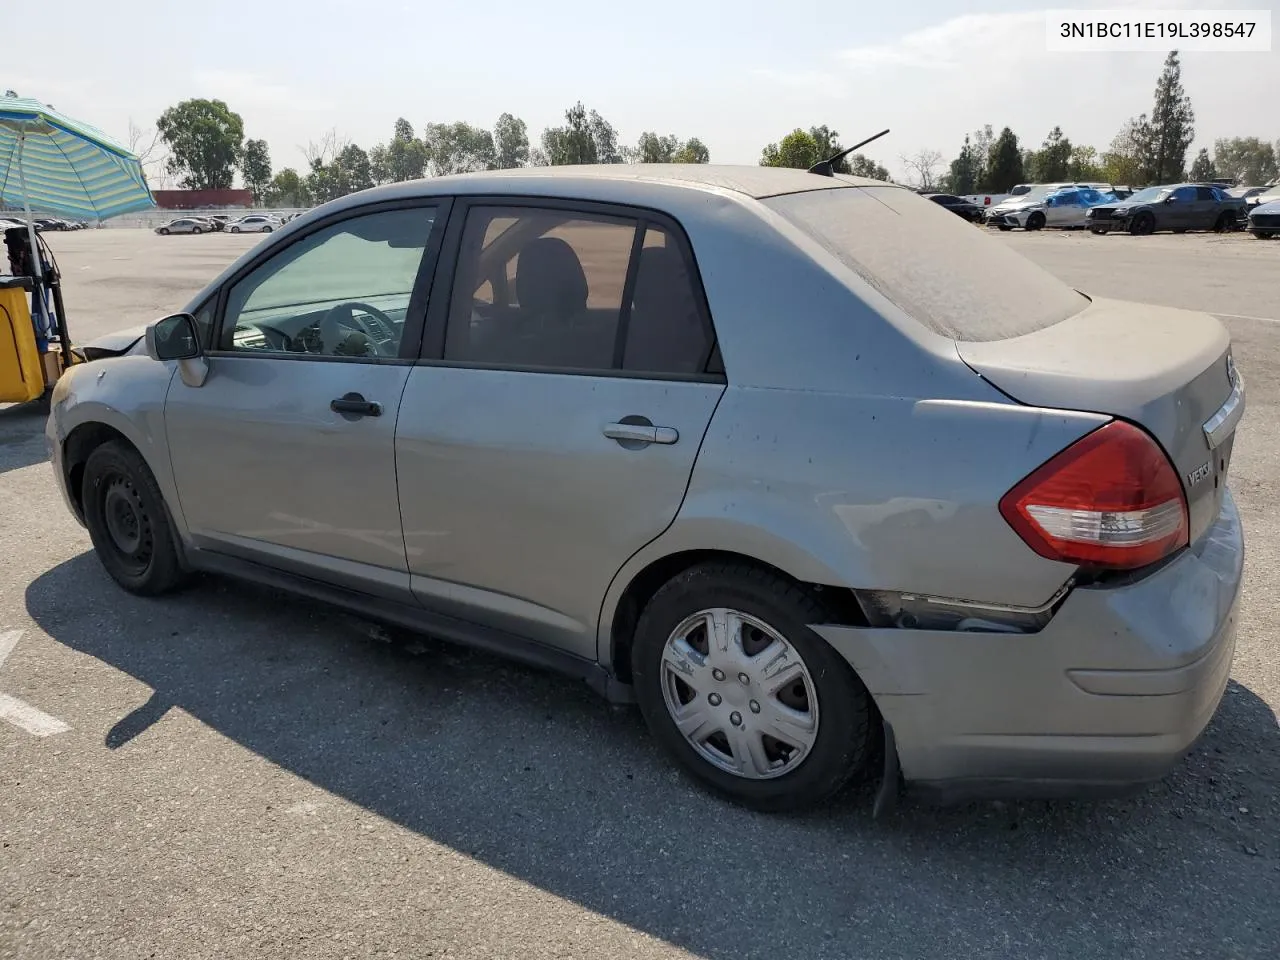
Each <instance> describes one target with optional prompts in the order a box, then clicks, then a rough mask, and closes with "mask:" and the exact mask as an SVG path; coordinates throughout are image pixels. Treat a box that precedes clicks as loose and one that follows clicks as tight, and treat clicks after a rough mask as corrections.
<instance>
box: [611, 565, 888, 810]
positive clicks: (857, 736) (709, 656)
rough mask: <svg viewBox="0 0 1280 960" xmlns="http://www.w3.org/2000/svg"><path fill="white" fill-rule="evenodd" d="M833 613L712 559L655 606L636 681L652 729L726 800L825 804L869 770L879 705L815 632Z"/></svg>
mask: <svg viewBox="0 0 1280 960" xmlns="http://www.w3.org/2000/svg"><path fill="white" fill-rule="evenodd" d="M830 619H831V617H830V614H829V613H828V612H826V611H825V610H824V609H823V608H822V606H821V605H820V604H819V603H818V602H817V601H816V600H815V599H814V598H813V596H812V595H810V594H809V593H807V592H805V591H804V590H803V589H801V588H800V587H798V586H797V585H795V584H793V583H790V582H788V581H786V580H783V579H782V578H781V577H779V576H777V575H774V574H771V573H767V572H765V571H762V570H759V569H756V568H754V567H750V566H745V565H740V564H733V563H707V564H702V565H699V566H696V567H693V568H691V569H689V570H687V571H685V572H684V573H681V574H679V575H677V576H676V577H674V578H673V579H672V580H670V581H668V582H667V583H666V584H665V585H664V586H663V587H662V588H661V589H660V590H659V591H658V592H657V593H656V594H655V595H654V597H653V599H652V600H650V601H649V603H648V604H647V605H646V606H645V609H644V612H643V614H642V615H641V617H640V622H639V624H638V626H637V628H636V633H635V640H634V644H633V647H632V674H633V682H634V685H635V691H636V698H637V700H638V702H639V705H640V711H641V713H642V714H643V715H644V718H645V721H646V723H647V724H648V726H649V729H650V731H652V733H653V735H654V736H655V737H656V738H657V739H658V741H659V742H660V743H661V744H662V746H663V747H664V748H665V749H666V750H667V751H668V753H670V754H671V755H672V756H673V757H674V758H675V759H676V760H677V761H678V762H679V763H680V764H681V765H682V766H684V767H685V769H686V770H688V771H689V772H690V773H691V774H692V775H693V776H694V777H696V778H697V779H698V780H699V781H700V782H702V783H703V784H705V785H706V786H708V787H711V788H712V789H713V790H715V791H717V792H719V793H720V794H722V795H724V796H726V797H728V798H729V799H731V800H734V801H736V802H738V803H741V804H744V805H746V806H750V807H754V808H756V809H760V810H773V811H782V810H798V809H801V808H805V807H811V806H814V805H817V804H819V803H822V802H823V801H825V800H827V799H829V798H830V797H832V796H833V795H835V794H836V793H837V792H838V791H839V790H840V789H841V788H842V787H843V786H844V785H845V784H846V783H848V782H849V781H850V780H851V779H852V778H853V777H855V776H856V775H858V774H860V773H862V772H864V770H865V769H866V767H867V766H868V765H869V761H870V758H871V756H872V752H873V744H874V732H875V727H876V723H877V721H876V713H875V708H874V706H873V704H872V702H871V697H870V695H869V694H868V693H867V691H866V688H865V687H863V685H862V684H861V682H859V680H858V678H857V676H856V675H855V674H854V672H853V670H852V668H851V667H850V666H849V664H848V663H846V662H845V661H844V660H843V659H842V658H841V657H840V655H839V654H837V653H836V652H835V650H833V649H832V648H831V646H830V645H829V644H827V642H826V641H825V640H823V639H822V638H821V637H819V636H818V635H817V634H815V633H814V632H813V631H812V630H811V629H809V627H808V624H810V623H823V622H829V621H830Z"/></svg>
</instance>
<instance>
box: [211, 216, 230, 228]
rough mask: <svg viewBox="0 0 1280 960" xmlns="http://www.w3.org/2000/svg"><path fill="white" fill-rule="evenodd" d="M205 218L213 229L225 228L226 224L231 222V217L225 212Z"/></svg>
mask: <svg viewBox="0 0 1280 960" xmlns="http://www.w3.org/2000/svg"><path fill="white" fill-rule="evenodd" d="M207 219H208V220H209V222H210V223H211V224H212V225H213V229H215V230H225V229H226V228H227V224H228V223H230V222H231V218H230V217H229V216H227V215H226V214H225V213H215V214H212V215H211V216H209V217H208V218H207Z"/></svg>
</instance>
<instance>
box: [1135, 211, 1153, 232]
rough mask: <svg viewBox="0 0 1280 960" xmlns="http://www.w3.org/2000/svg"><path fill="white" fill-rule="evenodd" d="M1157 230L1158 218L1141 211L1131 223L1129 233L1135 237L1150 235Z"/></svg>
mask: <svg viewBox="0 0 1280 960" xmlns="http://www.w3.org/2000/svg"><path fill="white" fill-rule="evenodd" d="M1155 232H1156V218H1155V217H1153V216H1152V215H1151V214H1149V213H1140V214H1138V215H1137V216H1136V217H1134V218H1133V222H1132V223H1130V224H1129V233H1131V234H1132V235H1133V236H1135V237H1149V236H1151V234H1153V233H1155Z"/></svg>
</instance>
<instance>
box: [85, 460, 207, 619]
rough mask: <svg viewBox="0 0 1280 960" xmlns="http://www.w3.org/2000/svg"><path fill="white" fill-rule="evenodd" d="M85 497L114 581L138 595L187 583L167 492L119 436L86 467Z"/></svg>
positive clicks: (96, 542)
mask: <svg viewBox="0 0 1280 960" xmlns="http://www.w3.org/2000/svg"><path fill="white" fill-rule="evenodd" d="M81 497H82V503H83V504H84V518H85V525H86V526H87V527H88V528H89V538H90V539H91V540H92V541H93V547H94V550H95V552H96V553H97V554H98V559H99V560H100V561H101V562H102V565H103V566H104V567H106V570H107V573H109V574H110V575H111V579H113V580H114V581H115V582H116V583H118V584H120V586H121V587H123V588H124V589H125V590H128V591H129V592H130V593H135V594H138V595H139V596H156V595H158V594H161V593H167V592H169V591H170V590H173V589H174V588H176V587H178V586H179V585H180V584H181V583H182V582H183V580H184V579H185V574H184V572H183V570H182V564H181V562H180V561H179V558H178V551H177V549H176V547H175V546H174V540H173V529H172V527H171V525H170V523H169V515H168V513H167V511H166V510H165V505H164V496H163V494H161V492H160V487H159V486H158V485H157V484H156V479H155V477H154V476H153V475H152V473H151V470H150V468H149V467H148V466H147V464H146V461H145V460H143V459H142V456H141V455H140V454H139V453H138V451H136V450H134V449H133V447H131V446H129V445H128V444H126V443H123V442H121V441H119V440H112V441H110V442H108V443H104V444H102V446H100V447H98V448H97V449H95V450H94V451H93V453H91V454H89V459H88V461H87V462H86V463H85V466H84V480H83V484H82V486H81ZM130 544H132V545H133V546H132V548H130Z"/></svg>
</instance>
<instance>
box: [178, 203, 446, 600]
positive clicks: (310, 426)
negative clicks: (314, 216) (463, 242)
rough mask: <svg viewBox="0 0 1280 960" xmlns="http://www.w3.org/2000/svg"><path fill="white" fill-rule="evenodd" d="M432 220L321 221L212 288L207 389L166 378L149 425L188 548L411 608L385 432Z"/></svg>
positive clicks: (422, 285)
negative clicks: (166, 460)
mask: <svg viewBox="0 0 1280 960" xmlns="http://www.w3.org/2000/svg"><path fill="white" fill-rule="evenodd" d="M441 212H442V209H441V207H440V206H439V205H435V204H420V205H404V204H399V205H385V204H384V205H381V206H380V207H378V208H365V209H363V210H358V211H355V212H352V213H348V214H346V215H343V216H342V217H341V218H340V219H337V220H331V221H329V222H327V223H326V222H324V221H321V222H320V223H319V224H317V225H316V226H315V227H314V228H312V229H310V230H308V231H307V232H306V233H304V234H300V235H298V236H296V237H293V238H291V239H290V240H289V241H288V242H287V243H285V244H277V245H275V246H274V247H269V248H268V250H267V252H266V253H265V254H264V256H263V258H262V259H260V260H259V261H257V262H255V263H252V264H250V265H249V266H248V267H246V268H245V270H243V271H241V273H240V274H239V275H237V276H235V277H233V278H232V279H231V280H230V281H229V282H228V284H227V285H226V286H225V287H224V289H223V291H222V292H221V294H220V298H219V310H220V316H219V319H218V320H217V321H216V322H215V323H214V324H213V329H212V331H211V336H212V338H213V342H211V343H210V344H208V349H207V350H206V360H207V362H208V366H209V373H208V377H207V378H206V379H205V381H204V382H203V384H201V385H198V386H196V385H191V384H188V383H187V382H185V381H184V380H183V379H182V378H181V377H175V378H174V379H173V381H172V384H171V386H170V388H169V393H168V397H167V400H166V404H165V413H164V417H165V430H166V433H167V436H168V441H169V450H170V454H171V457H172V463H173V472H174V477H175V480H176V482H177V488H178V493H179V500H180V503H181V506H182V511H183V514H184V516H185V519H186V523H187V527H188V529H189V531H190V535H191V538H192V540H193V542H194V543H195V545H196V546H197V547H199V548H202V549H205V550H210V551H214V552H218V553H224V554H230V555H233V556H236V557H239V558H241V559H246V560H252V561H256V562H259V563H264V564H267V565H270V566H272V567H277V568H281V569H285V570H288V571H290V572H293V573H297V574H301V575H304V576H308V577H311V578H313V579H319V580H324V581H327V582H329V583H332V584H336V585H339V586H344V587H347V588H351V589H356V590H360V591H363V592H367V593H373V594H378V595H381V596H384V597H389V598H392V599H401V600H404V599H409V598H410V593H409V587H408V567H407V563H406V560H405V551H404V537H403V531H402V529H401V524H400V509H399V504H398V499H397V496H398V495H397V487H396V470H395V450H394V443H395V440H394V437H395V424H396V416H397V413H398V411H399V407H400V396H401V394H402V392H403V391H404V386H405V381H406V379H407V377H408V373H409V369H410V367H409V362H410V361H409V360H408V359H407V358H406V357H405V356H404V354H406V353H408V354H410V355H412V354H416V352H417V348H418V343H419V340H420V335H421V329H422V319H423V316H424V314H425V310H426V296H427V290H428V282H429V278H430V276H431V271H432V269H433V268H434V253H433V249H434V248H433V247H432V238H433V236H434V234H435V231H436V229H437V224H438V221H439V220H440V219H442V217H441Z"/></svg>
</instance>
